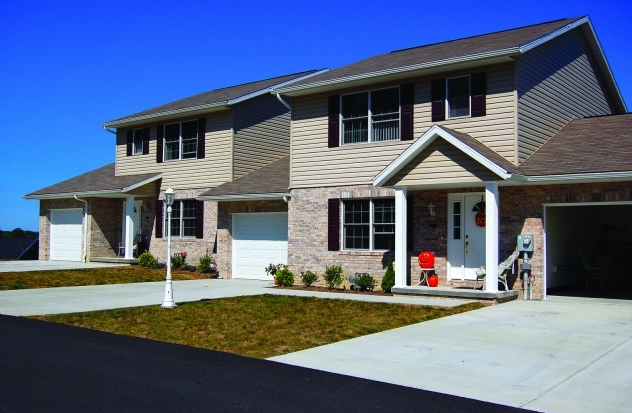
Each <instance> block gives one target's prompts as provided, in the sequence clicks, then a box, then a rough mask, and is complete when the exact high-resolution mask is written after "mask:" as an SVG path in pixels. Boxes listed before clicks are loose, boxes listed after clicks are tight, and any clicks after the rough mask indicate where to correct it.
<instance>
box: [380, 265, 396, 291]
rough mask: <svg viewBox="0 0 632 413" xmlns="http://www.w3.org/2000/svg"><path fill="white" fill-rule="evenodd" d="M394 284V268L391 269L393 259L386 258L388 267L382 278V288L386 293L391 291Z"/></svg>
mask: <svg viewBox="0 0 632 413" xmlns="http://www.w3.org/2000/svg"><path fill="white" fill-rule="evenodd" d="M394 285H395V269H393V259H392V258H391V259H390V260H388V268H387V269H386V274H384V278H382V290H383V291H386V292H387V293H390V292H391V288H393V286H394Z"/></svg>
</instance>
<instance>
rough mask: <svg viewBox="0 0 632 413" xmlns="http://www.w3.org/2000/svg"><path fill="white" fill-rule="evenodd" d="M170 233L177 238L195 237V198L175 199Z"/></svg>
mask: <svg viewBox="0 0 632 413" xmlns="http://www.w3.org/2000/svg"><path fill="white" fill-rule="evenodd" d="M166 216H167V214H165V221H166ZM165 224H166V222H165ZM165 228H166V225H165ZM170 235H171V236H172V237H177V238H187V237H195V200H192V199H191V200H186V199H185V200H175V201H173V205H172V206H171V232H170Z"/></svg>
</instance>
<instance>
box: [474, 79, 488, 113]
mask: <svg viewBox="0 0 632 413" xmlns="http://www.w3.org/2000/svg"><path fill="white" fill-rule="evenodd" d="M471 82H472V117H473V118H474V117H477V116H485V106H486V105H485V95H486V94H487V77H486V76H485V72H483V73H473V74H472V76H471Z"/></svg>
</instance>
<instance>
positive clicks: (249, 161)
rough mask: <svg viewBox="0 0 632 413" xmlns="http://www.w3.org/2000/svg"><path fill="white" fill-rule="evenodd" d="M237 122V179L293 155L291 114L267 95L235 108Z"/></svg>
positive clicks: (273, 97) (235, 173) (235, 165)
mask: <svg viewBox="0 0 632 413" xmlns="http://www.w3.org/2000/svg"><path fill="white" fill-rule="evenodd" d="M286 99H287V98H286ZM233 121H234V123H233V125H234V129H235V146H234V148H233V149H234V153H233V163H234V165H233V168H234V169H233V174H234V176H233V179H237V178H239V177H241V176H243V175H245V174H247V173H249V172H252V171H253V170H255V169H258V168H261V167H262V166H265V165H267V164H269V163H270V162H273V161H275V160H277V159H279V158H282V157H283V156H285V155H287V154H288V153H289V152H290V111H289V110H288V109H287V108H286V107H285V106H283V104H281V102H279V101H278V99H277V98H276V97H275V96H272V95H270V94H266V95H262V96H259V97H256V98H254V99H249V100H247V101H245V102H241V103H239V104H237V105H235V106H234V108H233Z"/></svg>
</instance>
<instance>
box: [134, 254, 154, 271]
mask: <svg viewBox="0 0 632 413" xmlns="http://www.w3.org/2000/svg"><path fill="white" fill-rule="evenodd" d="M155 264H156V257H154V256H153V255H151V254H150V253H148V252H147V251H145V252H143V253H142V254H140V257H138V265H140V266H141V267H150V268H153V266H154V265H155Z"/></svg>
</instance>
